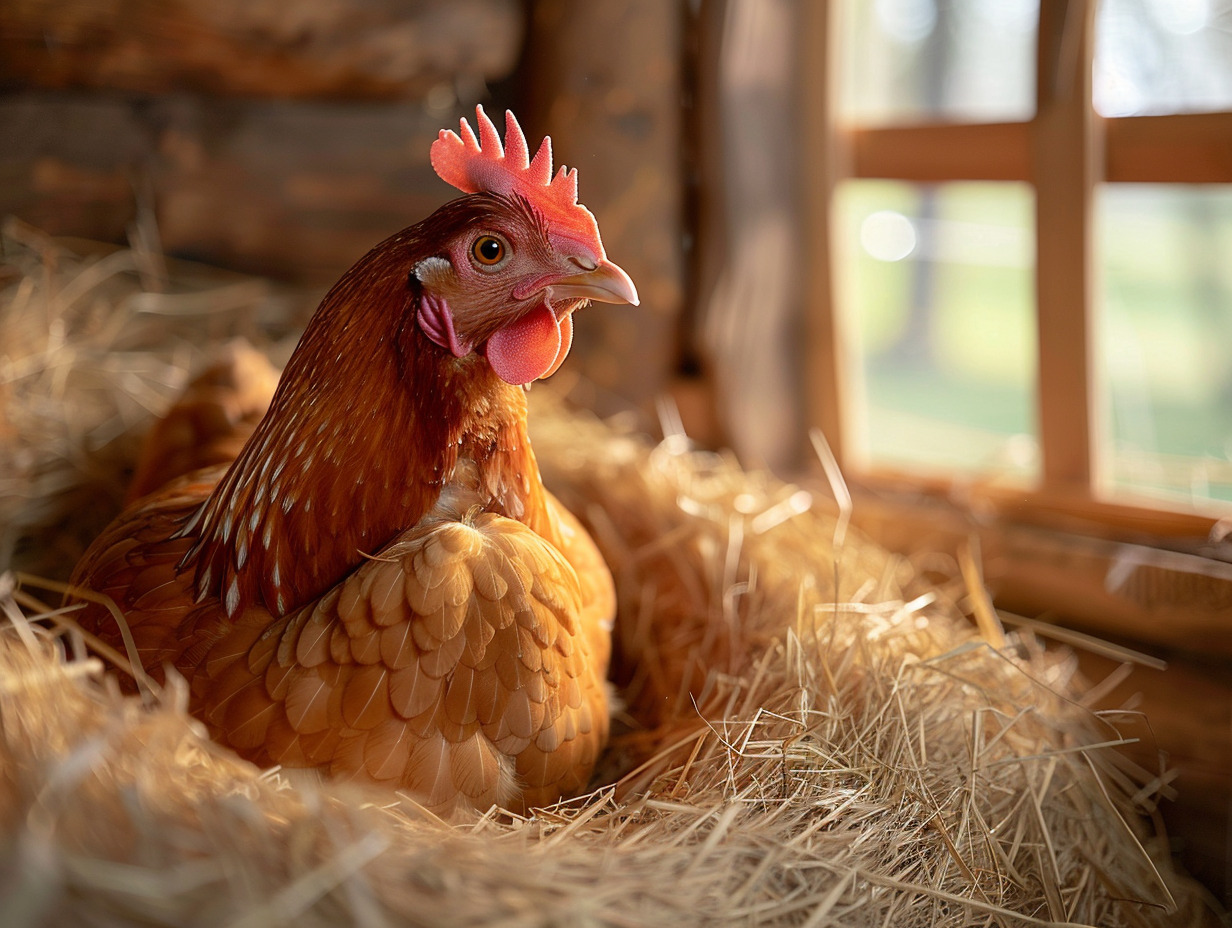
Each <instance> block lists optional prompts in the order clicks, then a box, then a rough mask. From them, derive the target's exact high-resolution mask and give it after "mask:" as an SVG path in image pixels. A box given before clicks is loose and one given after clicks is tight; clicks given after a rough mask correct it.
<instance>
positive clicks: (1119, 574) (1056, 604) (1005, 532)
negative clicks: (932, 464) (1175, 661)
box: [852, 489, 1232, 662]
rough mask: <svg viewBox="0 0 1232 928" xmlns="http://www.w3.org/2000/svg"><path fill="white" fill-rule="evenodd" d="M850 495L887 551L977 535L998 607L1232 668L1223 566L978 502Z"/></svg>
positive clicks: (1229, 592)
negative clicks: (962, 504)
mask: <svg viewBox="0 0 1232 928" xmlns="http://www.w3.org/2000/svg"><path fill="white" fill-rule="evenodd" d="M854 495H855V512H854V516H853V520H852V521H853V522H854V523H855V524H856V525H858V526H859V527H860V528H862V529H863V530H864V531H866V532H868V533H869V534H870V535H871V536H872V537H873V538H874V539H876V540H877V541H878V542H880V543H881V544H883V545H885V546H886V547H888V548H890V549H891V550H894V551H901V552H929V553H930V558H936V557H937V556H941V557H944V556H945V555H946V554H953V552H955V551H956V550H957V549H958V546H959V545H961V544H963V543H964V542H966V541H967V539H969V538H970V537H971V536H973V535H974V536H976V537H978V538H979V541H980V550H981V551H982V553H983V558H984V564H983V566H984V576H985V580H986V582H987V584H988V587H989V589H990V590H991V591H992V592H993V594H994V597H995V599H996V603H997V605H998V606H1000V607H1002V608H1006V609H1009V610H1011V611H1014V612H1018V613H1021V614H1023V615H1027V616H1037V615H1043V614H1047V615H1048V616H1049V619H1050V621H1055V622H1057V623H1060V624H1065V625H1070V626H1073V627H1077V628H1082V629H1084V630H1087V631H1090V632H1093V633H1095V634H1099V635H1104V636H1109V637H1112V638H1118V639H1120V638H1130V639H1133V640H1135V641H1138V642H1142V643H1143V644H1145V645H1148V646H1150V647H1155V648H1167V649H1172V650H1178V651H1188V652H1191V653H1202V654H1206V655H1211V656H1218V657H1219V659H1221V660H1226V661H1230V662H1232V623H1229V622H1228V616H1229V615H1232V564H1230V563H1228V562H1227V561H1223V560H1217V559H1214V558H1211V557H1203V556H1200V555H1198V554H1187V553H1181V552H1178V551H1167V550H1161V549H1159V548H1155V547H1151V546H1147V545H1143V544H1135V543H1131V542H1122V541H1112V540H1107V539H1100V538H1091V537H1088V536H1084V535H1077V534H1072V533H1069V532H1062V531H1056V530H1052V529H1044V528H1040V527H1038V526H1037V525H1032V524H1028V523H1018V522H1012V521H1009V520H1007V519H1004V518H1001V517H1000V516H999V515H998V514H997V512H996V511H995V510H992V509H989V508H986V507H984V506H981V505H980V503H979V502H978V501H975V502H974V503H973V505H972V508H971V509H970V510H969V511H967V510H963V509H959V508H957V507H955V506H953V505H951V504H947V503H945V502H943V501H938V500H931V499H927V498H922V497H917V498H915V499H910V498H906V497H904V496H901V495H894V496H892V497H888V496H886V495H875V494H870V493H868V492H866V491H860V490H858V489H857V491H856V492H855V494H854ZM977 513H978V515H976V514H977Z"/></svg>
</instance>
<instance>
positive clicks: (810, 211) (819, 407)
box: [798, 3, 852, 466]
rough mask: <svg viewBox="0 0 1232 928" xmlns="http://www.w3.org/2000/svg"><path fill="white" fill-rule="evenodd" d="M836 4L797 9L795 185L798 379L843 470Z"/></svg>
mask: <svg viewBox="0 0 1232 928" xmlns="http://www.w3.org/2000/svg"><path fill="white" fill-rule="evenodd" d="M841 7H842V4H840V3H805V4H802V5H801V12H800V15H801V18H802V22H801V23H800V27H801V28H800V36H801V41H802V42H803V47H802V48H801V49H800V51H799V54H798V61H799V62H800V65H799V67H800V81H799V86H800V87H801V88H804V90H803V91H802V94H801V101H800V102H801V105H800V107H799V109H800V114H801V128H800V132H801V146H800V148H801V151H802V152H804V154H803V155H801V157H800V162H799V164H800V166H799V175H798V176H799V183H800V185H801V190H802V192H803V204H802V207H801V213H800V215H801V219H802V224H803V229H802V237H803V249H804V255H803V258H804V260H803V261H802V262H801V266H802V267H803V268H804V269H805V273H804V274H803V279H802V286H803V298H804V307H805V312H804V319H805V326H806V331H807V338H805V339H804V344H805V345H807V356H806V359H805V362H804V363H805V371H804V373H805V377H806V378H807V384H808V389H807V391H806V392H807V396H808V398H809V399H808V402H809V408H808V410H807V413H808V421H809V422H810V424H811V425H813V426H815V427H817V428H820V429H821V431H822V433H823V434H824V435H825V436H826V439H827V441H828V442H829V444H830V449H831V451H832V452H833V453H834V455H835V457H836V458H837V460H838V462H839V463H840V464H842V465H844V466H847V465H850V464H851V463H852V462H851V461H850V442H849V441H848V435H847V429H848V428H849V427H850V426H849V423H848V422H847V420H846V414H845V413H846V406H845V402H846V398H847V383H848V377H849V374H848V372H847V371H846V369H845V368H846V365H845V364H844V363H843V361H844V350H843V347H844V344H845V342H844V339H843V330H842V324H841V314H840V313H839V308H838V303H837V295H836V288H835V277H834V275H835V267H836V247H837V238H836V235H835V231H834V222H835V217H834V209H835V196H836V194H837V190H838V184H839V182H840V180H842V178H843V177H845V176H847V175H848V174H849V171H848V155H847V150H848V149H847V140H846V137H845V134H843V133H840V132H839V131H838V75H839V61H840V58H839V42H838V37H839V28H840V23H839V16H840V15H841Z"/></svg>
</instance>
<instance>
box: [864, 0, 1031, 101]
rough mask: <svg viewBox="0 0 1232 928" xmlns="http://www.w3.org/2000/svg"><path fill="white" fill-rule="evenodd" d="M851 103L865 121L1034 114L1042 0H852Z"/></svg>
mask: <svg viewBox="0 0 1232 928" xmlns="http://www.w3.org/2000/svg"><path fill="white" fill-rule="evenodd" d="M844 11H845V14H846V17H845V18H846V25H847V36H846V42H845V43H844V46H843V47H844V48H845V49H847V50H848V51H847V54H846V56H845V59H844V75H843V78H844V80H843V94H844V98H843V105H844V109H845V111H846V112H847V113H848V114H849V115H850V116H851V117H852V118H853V119H854V120H855V121H857V122H859V123H862V124H868V123H879V122H888V121H893V120H901V119H903V118H906V119H917V120H923V119H929V118H936V117H946V118H952V119H965V120H968V121H1000V120H1017V119H1029V118H1030V117H1031V115H1032V114H1033V113H1034V112H1035V35H1036V27H1037V20H1038V17H1039V0H992V2H990V0H870V2H864V0H848V3H847V4H846V6H845V8H844Z"/></svg>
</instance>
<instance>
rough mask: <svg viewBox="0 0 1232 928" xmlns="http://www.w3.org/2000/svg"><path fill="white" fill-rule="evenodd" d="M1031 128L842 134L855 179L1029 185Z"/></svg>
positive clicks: (978, 126)
mask: <svg viewBox="0 0 1232 928" xmlns="http://www.w3.org/2000/svg"><path fill="white" fill-rule="evenodd" d="M1030 129H1031V127H1030V124H1029V123H1025V122H1006V123H973V124H966V125H964V124H957V123H955V124H946V123H940V124H935V125H918V126H889V127H884V128H854V129H847V130H845V131H844V132H843V135H842V137H843V139H844V141H846V143H847V145H848V147H849V148H850V150H851V169H852V174H853V175H854V176H856V177H879V178H894V179H895V180H910V181H918V182H920V183H936V182H938V181H947V180H1008V181H1015V180H1016V181H1029V180H1031V178H1032V176H1033V175H1032V172H1031V135H1030Z"/></svg>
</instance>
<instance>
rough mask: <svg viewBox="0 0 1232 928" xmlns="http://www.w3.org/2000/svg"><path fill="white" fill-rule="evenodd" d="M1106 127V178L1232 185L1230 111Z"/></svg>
mask: <svg viewBox="0 0 1232 928" xmlns="http://www.w3.org/2000/svg"><path fill="white" fill-rule="evenodd" d="M1104 128H1105V131H1106V132H1107V145H1108V166H1107V178H1108V180H1110V181H1116V182H1139V183H1185V184H1227V183H1232V113H1182V114H1177V115H1172V116H1128V117H1124V118H1121V119H1109V120H1106V121H1105V122H1104Z"/></svg>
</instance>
